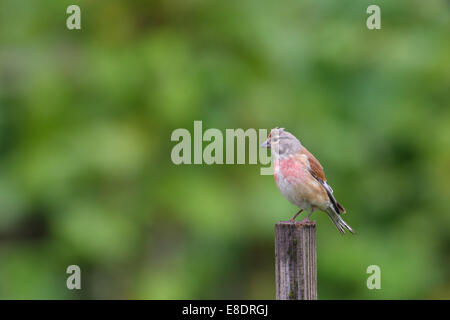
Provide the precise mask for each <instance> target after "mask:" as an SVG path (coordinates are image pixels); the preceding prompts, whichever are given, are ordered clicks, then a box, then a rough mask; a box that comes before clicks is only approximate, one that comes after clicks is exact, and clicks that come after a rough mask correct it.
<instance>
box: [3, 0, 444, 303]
mask: <svg viewBox="0 0 450 320" xmlns="http://www.w3.org/2000/svg"><path fill="white" fill-rule="evenodd" d="M70 4H77V5H79V6H80V7H81V20H82V29H81V30H78V31H77V30H73V31H69V30H68V29H67V28H66V18H67V17H68V15H67V14H66V8H67V7H68V6H69V5H70ZM370 4H378V5H380V7H381V19H382V29H381V30H378V31H375V30H374V31H370V30H368V29H367V28H366V18H367V17H368V15H367V14H366V8H367V7H368V6H369V5H370ZM449 14H450V3H449V1H444V0H433V1H419V0H417V1H407V0H402V1H369V0H368V1H351V0H345V1H335V0H322V1H313V0H307V1H300V0H298V1H294V0H284V1H282V2H280V1H265V0H241V1H236V0H219V1H202V0H189V1H188V0H176V1H145V0H141V1H118V0H108V1H106V0H103V1H87V0H79V1H78V0H77V1H66V0H63V1H53V0H45V1H44V0H43V1H25V0H1V1H0V298H3V299H6V298H12V299H16V298H31V299H38V298H39V299H48V298H61V299H68V298H75V299H77V298H84V299H91V298H95V299H102V298H124V299H131V298H137V299H181V298H185V299H222V298H229V299H241V298H246V299H260V298H261V299H273V298H274V296H275V276H274V261H273V260H274V243H273V238H274V236H273V229H274V224H275V223H276V222H277V221H279V220H287V219H289V218H290V217H291V216H292V215H293V214H294V213H295V212H296V208H295V207H294V206H292V205H291V204H290V203H289V202H288V201H287V200H285V199H284V198H283V197H282V195H281V194H280V193H279V191H278V190H277V188H276V185H275V183H274V181H273V178H272V177H270V176H261V175H260V174H259V170H260V167H261V166H259V165H211V166H207V165H179V166H177V165H174V164H173V163H172V162H171V158H170V153H171V149H172V148H173V146H174V145H175V144H176V143H175V142H172V141H170V136H171V133H172V131H173V130H174V129H176V128H187V129H188V130H189V131H191V132H192V131H193V122H194V120H202V121H203V128H204V130H205V129H207V128H219V129H220V130H225V129H226V128H244V129H247V128H255V129H260V128H266V129H270V128H272V127H275V126H280V127H285V128H286V129H287V130H289V131H291V132H292V133H294V134H295V135H296V136H297V137H298V138H299V139H300V140H301V141H302V143H303V144H304V145H305V146H306V147H307V148H308V149H309V150H310V151H311V152H312V153H314V154H315V155H316V157H317V158H318V159H319V160H320V161H321V162H322V164H323V166H324V167H325V172H326V174H327V177H328V181H329V183H330V184H331V185H332V186H333V188H334V190H335V195H336V197H337V199H338V200H339V201H340V202H341V203H342V204H343V205H344V206H345V207H346V209H347V212H348V214H347V215H346V221H347V222H348V223H349V224H350V225H351V226H352V227H354V228H355V229H356V230H357V232H358V235H357V236H351V235H346V236H341V235H340V234H339V233H338V232H337V230H336V229H335V228H334V226H333V225H332V224H331V222H330V221H329V220H328V217H327V216H326V215H325V214H323V213H320V212H318V213H315V214H314V215H313V218H314V219H315V220H316V221H317V222H318V230H317V250H318V255H317V257H318V258H317V259H318V295H319V298H320V299H383V298H392V299H420V298H425V299H431V298H438V299H444V298H446V299H449V298H450V234H449V229H450V214H449V206H450V148H449V146H450V108H449V107H450V105H449V98H450V39H449V30H450V19H449ZM71 264H76V265H79V266H80V267H81V270H82V271H81V272H82V290H80V291H76V290H74V291H70V290H68V289H67V288H66V278H67V276H68V275H67V274H66V273H65V271H66V268H67V266H68V265H71ZM372 264H376V265H379V266H380V268H381V287H382V289H381V290H368V289H367V287H366V279H367V277H368V276H369V275H368V274H366V268H367V267H368V266H369V265H372Z"/></svg>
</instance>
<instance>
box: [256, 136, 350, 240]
mask: <svg viewBox="0 0 450 320" xmlns="http://www.w3.org/2000/svg"><path fill="white" fill-rule="evenodd" d="M261 147H263V148H269V149H270V150H271V153H272V159H273V169H274V178H275V182H276V184H277V187H278V189H279V190H280V192H281V194H282V195H283V196H284V197H285V198H286V199H287V200H289V201H290V202H291V203H292V204H294V205H295V206H297V207H298V208H299V209H300V210H299V211H298V212H297V213H296V214H295V215H294V216H293V217H292V219H290V220H289V221H290V222H292V223H296V221H295V218H296V217H297V216H298V215H299V214H300V213H301V212H303V211H306V212H309V213H308V214H307V216H306V217H305V218H304V219H303V220H302V221H300V223H301V224H306V223H311V221H310V220H309V217H310V216H311V214H312V213H313V212H314V211H316V210H317V209H319V210H321V211H323V212H325V213H327V214H328V216H329V217H330V219H331V221H332V222H333V224H334V225H335V226H336V228H337V229H338V230H339V232H340V233H342V234H344V233H345V232H346V231H349V232H351V233H353V234H354V233H355V231H354V230H353V229H352V228H351V227H350V226H349V225H348V224H347V223H346V222H345V221H344V219H342V214H344V213H346V210H345V209H344V207H343V206H342V205H341V204H340V203H339V202H337V200H336V198H335V197H334V195H333V189H332V188H331V186H330V185H329V184H328V182H327V179H326V177H325V173H324V171H323V167H322V165H321V164H320V162H319V161H318V160H317V159H316V158H315V157H314V156H313V155H312V153H311V152H309V151H308V150H307V149H306V148H305V147H304V146H303V145H302V144H301V142H300V141H299V140H298V139H297V138H296V137H295V136H294V135H293V134H291V133H290V132H288V131H286V130H285V129H284V128H278V127H277V128H274V129H272V130H271V131H270V133H269V136H268V137H267V140H265V141H264V142H263V143H262V144H261ZM297 223H298V222H297Z"/></svg>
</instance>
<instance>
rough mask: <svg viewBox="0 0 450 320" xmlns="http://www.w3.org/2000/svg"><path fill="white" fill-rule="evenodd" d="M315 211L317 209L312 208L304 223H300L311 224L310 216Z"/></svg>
mask: <svg viewBox="0 0 450 320" xmlns="http://www.w3.org/2000/svg"><path fill="white" fill-rule="evenodd" d="M314 210H315V208H314V207H312V208H311V211H310V212H309V213H308V215H307V216H306V217H305V219H303V220H302V221H300V223H308V222H310V220H309V216H310V215H312V213H313V212H314Z"/></svg>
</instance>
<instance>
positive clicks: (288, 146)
mask: <svg viewBox="0 0 450 320" xmlns="http://www.w3.org/2000/svg"><path fill="white" fill-rule="evenodd" d="M301 146H302V145H301V143H300V141H298V139H297V138H296V137H294V135H293V134H291V133H290V132H287V131H286V130H284V128H278V127H277V128H274V129H272V130H270V133H269V136H268V137H267V140H266V141H264V142H263V143H262V144H261V147H263V148H269V149H271V151H272V154H273V155H275V156H290V155H291V154H294V153H296V152H297V151H298V150H300V148H301Z"/></svg>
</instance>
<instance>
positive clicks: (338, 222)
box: [327, 208, 355, 234]
mask: <svg viewBox="0 0 450 320" xmlns="http://www.w3.org/2000/svg"><path fill="white" fill-rule="evenodd" d="M327 214H328V216H329V217H330V219H331V221H332V222H333V224H334V225H335V226H336V228H337V229H338V230H339V232H340V233H342V234H344V233H345V231H346V230H348V231H350V232H351V233H353V234H355V231H354V230H353V229H352V227H350V226H349V225H348V224H347V222H345V221H344V219H342V217H341V216H340V215H339V214H338V213H336V211H335V210H334V209H332V208H329V209H328V210H327Z"/></svg>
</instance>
